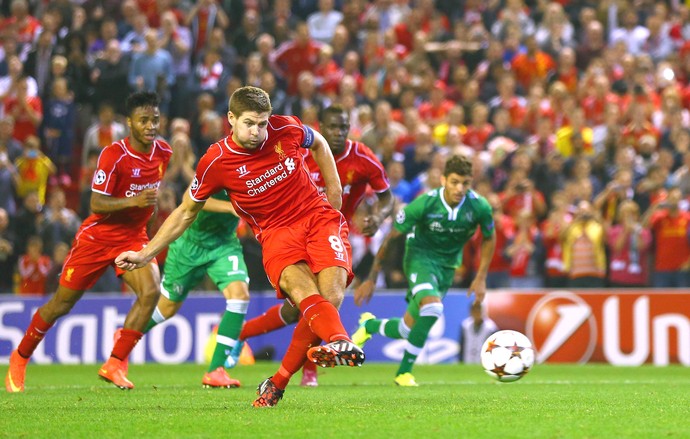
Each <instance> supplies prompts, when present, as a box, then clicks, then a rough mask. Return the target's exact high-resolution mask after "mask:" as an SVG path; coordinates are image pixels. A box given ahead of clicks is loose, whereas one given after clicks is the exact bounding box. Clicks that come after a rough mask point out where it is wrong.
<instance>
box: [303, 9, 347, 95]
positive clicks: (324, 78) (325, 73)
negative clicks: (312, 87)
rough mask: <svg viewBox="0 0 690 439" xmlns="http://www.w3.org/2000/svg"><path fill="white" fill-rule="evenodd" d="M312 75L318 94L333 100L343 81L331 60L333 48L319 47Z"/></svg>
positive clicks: (337, 67) (325, 45) (341, 74)
mask: <svg viewBox="0 0 690 439" xmlns="http://www.w3.org/2000/svg"><path fill="white" fill-rule="evenodd" d="M327 1H331V0H327ZM313 73H314V81H315V83H316V85H317V87H318V91H319V93H320V94H321V95H322V96H324V97H325V98H326V99H328V100H330V101H333V100H335V99H336V98H337V96H338V91H339V89H340V82H341V81H342V79H343V70H342V69H341V68H340V67H339V66H338V64H337V63H336V62H335V60H333V48H332V47H331V46H330V45H328V44H324V45H323V46H321V51H320V52H319V62H318V64H317V65H316V67H315V68H314V72H313ZM353 91H356V90H353Z"/></svg>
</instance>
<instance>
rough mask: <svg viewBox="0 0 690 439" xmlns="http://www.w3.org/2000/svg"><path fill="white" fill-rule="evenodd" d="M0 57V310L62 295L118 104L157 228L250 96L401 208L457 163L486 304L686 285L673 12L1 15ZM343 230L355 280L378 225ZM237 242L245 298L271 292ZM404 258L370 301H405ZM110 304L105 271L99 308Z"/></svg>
mask: <svg viewBox="0 0 690 439" xmlns="http://www.w3.org/2000/svg"><path fill="white" fill-rule="evenodd" d="M0 40H1V46H0V292H2V293H16V294H39V295H40V294H46V293H51V292H53V291H54V289H55V288H56V282H57V279H58V273H59V271H60V268H61V265H62V261H64V259H65V257H66V255H67V253H68V252H69V245H70V243H71V240H72V238H73V237H74V234H75V232H76V230H77V228H78V227H79V225H80V222H81V220H82V219H83V218H85V217H86V216H87V215H88V214H89V202H88V200H89V196H90V183H91V178H92V175H93V171H94V169H95V166H96V162H97V159H98V155H99V153H100V151H101V149H102V148H103V147H105V146H107V145H109V144H110V143H112V142H113V141H115V140H118V139H120V138H122V137H124V136H125V135H126V134H127V128H126V121H125V118H124V116H123V113H124V103H125V99H126V96H127V95H128V94H129V93H130V92H132V91H137V90H155V91H157V92H158V93H159V95H160V96H161V97H162V105H161V110H162V112H163V116H164V117H163V123H162V127H161V136H162V137H163V138H165V139H167V140H168V141H169V142H170V144H171V145H172V147H173V149H174V155H173V158H172V161H171V164H170V167H169V169H168V171H167V173H166V175H165V182H164V184H163V185H162V187H161V190H160V196H159V214H158V218H157V220H156V222H157V224H160V223H161V222H162V221H163V219H165V217H166V215H167V214H169V212H170V211H171V210H172V209H174V207H175V206H176V204H177V202H179V200H180V197H181V194H182V192H183V191H184V190H185V188H186V187H187V185H188V183H189V181H190V180H191V178H192V176H193V174H194V168H195V165H196V161H197V159H198V158H199V157H200V156H201V155H202V154H203V153H204V151H205V149H206V148H207V147H208V145H209V144H211V143H213V142H215V141H216V140H218V139H220V138H222V137H224V136H225V135H227V134H228V132H229V126H228V123H227V120H226V113H227V98H228V97H229V95H230V94H231V93H232V92H233V91H234V90H235V89H236V88H237V87H240V86H243V85H254V86H259V87H262V88H263V89H265V90H267V91H268V92H269V94H270V96H271V99H272V102H273V107H274V112H276V113H279V114H294V115H297V116H299V117H300V118H301V120H302V121H303V122H304V123H305V124H308V125H310V126H313V127H315V128H317V129H318V118H319V112H320V110H321V109H323V108H325V107H327V106H329V105H332V104H339V105H341V106H343V107H344V108H345V109H346V110H347V111H348V112H349V114H350V122H351V131H350V137H351V138H352V139H354V140H359V141H361V142H363V143H365V144H366V145H368V146H369V147H370V148H372V150H373V151H374V152H375V153H376V154H377V155H378V156H379V158H380V159H381V161H382V162H383V164H384V165H385V166H386V169H387V172H388V175H389V178H390V182H391V186H392V190H393V192H394V194H395V195H396V198H397V201H398V202H399V203H400V204H402V203H408V202H410V201H411V200H412V199H413V198H414V197H415V196H416V195H417V194H419V193H421V192H423V191H427V190H429V189H431V188H434V187H438V186H439V185H440V176H441V174H442V171H443V165H444V162H445V159H446V158H447V157H448V156H449V155H451V154H465V155H467V156H469V157H471V158H472V160H473V162H474V173H475V178H474V185H475V190H476V191H477V192H478V193H480V194H482V195H484V196H485V197H487V199H488V200H489V202H490V203H491V205H492V207H493V208H494V215H495V219H496V231H497V237H498V246H497V249H496V254H495V256H494V260H493V261H492V265H491V269H490V275H489V280H488V282H489V287H490V288H504V287H511V288H538V287H550V288H560V287H607V286H615V287H628V286H632V287H638V286H654V287H687V286H689V285H690V280H689V279H690V276H689V275H688V273H689V272H690V271H689V270H690V241H689V238H688V227H689V226H690V213H688V200H689V197H690V172H689V170H690V131H689V129H690V111H689V110H688V108H689V105H688V104H689V103H690V13H689V9H688V5H687V4H686V2H683V1H679V0H669V1H651V0H603V1H569V0H560V1H546V0H533V1H528V0H505V1H499V0H464V1H463V0H200V1H198V2H190V1H184V0H181V1H175V0H124V1H119V0H117V1H115V0H102V1H95V0H85V1H79V0H73V1H68V0H50V1H47V0H33V1H29V0H9V1H8V0H1V1H0ZM368 208H371V204H370V203H368V202H365V203H363V205H362V209H368ZM356 225H357V221H355V227H354V228H353V230H352V242H353V246H354V255H355V260H356V261H357V265H358V272H361V271H362V270H366V267H367V263H370V261H371V255H372V253H374V252H375V251H376V249H377V246H378V245H379V244H380V238H381V236H380V235H382V234H383V233H384V232H385V230H386V228H387V227H390V225H389V224H387V225H384V227H383V230H382V231H381V233H380V234H379V235H377V236H376V237H374V238H373V239H364V238H363V237H362V236H361V235H359V234H358V232H357V227H356ZM152 232H155V225H154V227H153V230H152ZM239 233H240V235H241V237H242V239H243V242H244V243H245V252H246V255H247V259H248V263H249V265H250V269H251V270H252V271H253V273H250V274H251V275H252V289H261V288H269V289H270V286H268V284H267V282H266V279H265V276H264V275H263V273H262V269H261V264H260V249H259V248H257V247H258V246H257V245H256V243H255V241H253V239H252V237H251V233H250V232H249V231H248V230H247V229H246V228H241V229H240V231H239ZM474 244H475V243H471V245H468V246H467V247H466V249H465V255H464V263H463V266H462V268H461V269H459V270H458V272H457V279H456V284H457V286H463V285H466V284H467V283H468V282H469V280H470V279H471V276H472V273H473V270H474V269H475V268H476V264H477V262H478V260H479V258H478V252H477V251H476V250H477V246H476V245H474ZM402 245H403V243H402V242H398V243H397V245H393V246H391V249H392V251H390V254H389V255H387V258H386V264H385V270H384V274H383V276H382V278H381V279H379V286H381V287H395V288H400V287H404V286H405V279H404V277H403V275H402V271H401V268H400V267H401V258H402V250H401V249H402ZM164 256H165V255H162V256H161V257H159V262H160V263H161V265H163V264H164ZM122 288H123V287H122V285H121V284H120V282H119V281H118V279H117V278H116V277H115V276H114V273H113V272H112V271H111V272H109V273H108V274H107V275H106V276H104V277H103V278H102V279H101V281H99V283H98V284H97V285H96V286H95V287H94V291H121V290H122Z"/></svg>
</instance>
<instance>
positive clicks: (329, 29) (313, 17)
mask: <svg viewBox="0 0 690 439" xmlns="http://www.w3.org/2000/svg"><path fill="white" fill-rule="evenodd" d="M318 4H319V10H318V11H316V12H313V13H311V14H309V16H308V17H307V26H308V27H309V34H310V35H311V36H312V38H314V39H315V40H317V41H320V42H322V43H330V42H331V39H333V35H334V33H335V29H336V26H337V25H338V24H340V22H341V21H342V20H343V13H342V12H340V11H337V10H335V9H334V6H335V2H334V0H319V2H318Z"/></svg>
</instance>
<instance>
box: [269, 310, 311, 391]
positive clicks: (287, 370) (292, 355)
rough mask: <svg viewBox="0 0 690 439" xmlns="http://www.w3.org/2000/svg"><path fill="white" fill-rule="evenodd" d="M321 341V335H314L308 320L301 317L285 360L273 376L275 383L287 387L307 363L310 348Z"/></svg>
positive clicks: (280, 387) (282, 387)
mask: <svg viewBox="0 0 690 439" xmlns="http://www.w3.org/2000/svg"><path fill="white" fill-rule="evenodd" d="M320 342H321V340H320V339H319V337H318V336H316V335H314V333H313V332H311V329H309V325H308V324H307V321H306V320H305V319H304V318H301V319H299V321H298V322H297V326H295V332H293V333H292V340H291V341H290V346H288V348H287V351H286V352H285V356H284V357H283V361H282V363H281V364H280V369H278V372H277V373H276V374H275V375H273V378H271V381H273V384H275V385H276V386H277V387H278V388H279V389H285V387H286V386H287V385H288V382H289V381H290V378H292V375H294V374H295V373H296V372H297V371H298V370H299V369H300V368H301V367H302V365H303V364H305V361H306V360H307V351H308V350H309V348H310V347H312V346H316V345H317V344H319V343H320ZM308 363H309V362H307V364H308ZM312 364H313V363H312ZM305 367H306V365H305Z"/></svg>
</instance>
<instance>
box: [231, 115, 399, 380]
mask: <svg viewBox="0 0 690 439" xmlns="http://www.w3.org/2000/svg"><path fill="white" fill-rule="evenodd" d="M319 127H320V129H321V133H322V134H323V136H324V138H325V139H326V141H327V142H328V145H329V146H330V148H331V152H332V153H333V158H334V159H335V164H336V167H337V169H338V175H339V178H340V184H341V185H342V187H343V204H342V207H341V208H340V211H341V212H342V214H343V215H344V216H345V219H346V220H347V223H348V226H350V227H351V226H352V218H353V216H354V214H355V211H356V210H357V206H359V204H360V203H361V201H362V199H363V198H364V196H365V192H366V190H367V188H368V187H371V189H372V190H373V191H374V192H375V193H376V196H377V202H376V205H375V206H373V209H372V210H373V212H372V213H371V214H370V215H368V216H366V217H365V218H364V220H363V223H364V228H363V230H362V234H363V235H364V236H367V237H370V236H373V235H374V234H375V233H376V231H377V230H378V228H379V225H380V224H381V223H382V222H383V221H384V220H385V219H386V218H387V217H388V216H389V215H390V213H391V211H392V210H393V194H392V193H391V191H390V184H389V182H388V177H387V176H386V171H385V169H384V167H383V165H382V164H381V162H380V161H379V159H378V158H377V157H376V155H375V154H374V153H373V152H372V151H371V149H369V147H367V146H366V145H364V144H363V143H360V142H355V141H353V140H349V139H348V138H347V136H348V134H349V132H350V116H349V114H348V113H347V111H345V109H344V108H343V107H341V106H338V105H333V106H330V107H328V108H326V109H324V110H323V111H322V112H321V114H320V115H319ZM305 163H306V164H307V167H308V168H309V173H310V174H311V178H312V180H313V181H314V183H316V185H317V186H318V187H319V190H320V191H321V192H323V191H325V190H326V187H325V180H324V178H323V176H322V175H321V171H320V170H319V167H318V165H317V163H316V161H315V160H314V156H313V155H312V154H310V153H309V151H308V150H307V155H306V157H305ZM298 320H299V309H298V308H297V307H295V306H293V305H292V304H291V303H290V301H287V300H286V301H285V302H284V303H281V304H278V305H275V306H273V307H271V308H270V309H268V310H267V311H266V312H265V313H264V314H262V315H260V316H258V317H255V318H253V319H251V320H249V321H247V322H246V323H245V324H244V327H243V328H242V332H241V334H240V339H241V340H243V341H244V340H247V339H249V338H252V337H255V336H257V335H261V334H265V333H267V332H271V331H274V330H276V329H280V328H282V327H284V326H286V325H289V324H292V323H295V322H297V321H298ZM241 349H242V343H240V344H238V345H237V346H236V347H235V349H233V350H232V354H231V356H232V360H233V361H232V363H228V365H231V364H232V365H234V364H237V362H238V360H239V355H240V352H241ZM301 384H302V385H303V386H308V387H314V386H317V385H318V381H317V373H316V367H315V364H314V363H311V362H307V363H306V364H305V365H304V371H303V375H302V382H301Z"/></svg>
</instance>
